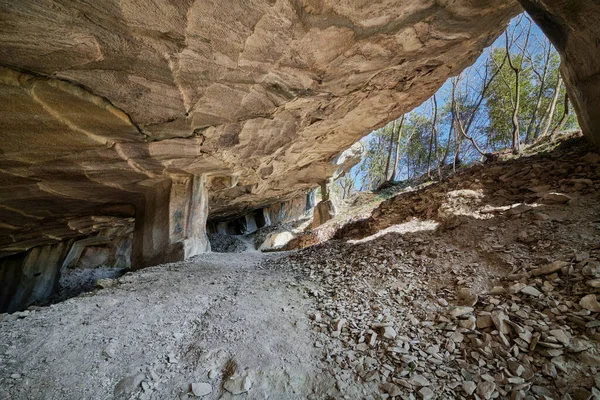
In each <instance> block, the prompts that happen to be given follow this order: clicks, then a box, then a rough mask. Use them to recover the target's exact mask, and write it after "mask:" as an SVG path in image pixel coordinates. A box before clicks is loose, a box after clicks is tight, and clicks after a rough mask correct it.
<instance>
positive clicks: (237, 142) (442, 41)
mask: <svg viewBox="0 0 600 400" xmlns="http://www.w3.org/2000/svg"><path fill="white" fill-rule="evenodd" d="M520 11H521V8H520V6H519V5H518V3H517V2H516V1H512V0H505V1H501V2H497V1H491V0H484V1H478V2H473V1H471V0H458V1H433V0H431V1H421V0H403V1H400V2H399V1H395V0H394V1H392V0H384V1H382V2H375V3H373V2H360V1H353V0H347V1H342V2H338V1H330V0H244V1H241V0H232V1H227V2H216V1H192V0H189V1H188V0H186V1H181V2H167V1H154V2H151V1H142V2H140V1H128V0H127V1H116V0H109V1H103V2H94V3H90V2H83V1H81V2H67V1H62V0H59V1H50V0H41V1H40V0H35V1H34V0H24V1H19V2H3V3H2V4H0V15H1V18H2V21H3V22H2V24H1V26H0V66H1V68H0V103H1V104H2V113H1V114H0V123H1V125H2V130H1V131H0V135H1V139H2V140H1V141H0V178H1V179H0V221H1V224H0V254H1V255H2V256H4V257H17V258H19V257H20V258H19V259H21V258H24V257H28V256H27V254H26V252H32V251H33V249H36V248H38V250H36V251H42V249H43V248H44V247H45V246H55V247H56V246H59V247H60V246H63V247H69V246H70V244H69V245H65V244H64V242H67V243H71V244H72V243H73V242H74V241H78V240H82V239H85V238H87V237H94V236H96V235H98V233H99V231H100V229H98V228H97V227H95V226H94V224H93V223H89V220H90V218H91V217H92V216H96V217H102V218H108V217H115V218H132V217H135V232H134V240H133V250H132V252H133V254H132V264H133V266H134V267H142V266H147V265H153V264H157V263H162V262H167V261H173V260H176V259H181V258H183V257H186V256H190V255H192V254H195V253H197V252H200V251H205V250H207V249H208V242H207V240H206V234H205V227H204V223H205V221H206V219H207V218H211V219H215V220H216V219H221V220H223V219H226V218H233V217H237V216H242V215H245V214H248V213H250V212H252V211H253V210H256V209H259V208H264V207H267V206H269V205H273V204H279V203H281V202H285V201H288V200H291V199H293V198H296V197H298V196H301V195H302V196H303V195H305V194H306V193H307V192H308V191H309V190H311V189H312V188H314V187H316V186H317V185H318V182H321V181H323V180H326V179H327V178H329V177H330V176H332V175H333V174H334V172H335V170H336V166H335V165H333V164H332V163H331V160H333V159H334V158H335V157H336V156H337V155H338V154H339V153H340V152H341V151H342V150H344V149H346V148H348V147H349V146H350V145H352V144H353V143H355V142H356V141H357V140H359V139H360V138H361V137H362V136H364V135H365V134H367V133H368V132H369V131H371V130H372V129H374V128H377V127H380V126H382V125H384V124H385V123H387V122H388V121H390V120H391V119H394V118H397V117H399V116H400V115H401V114H403V113H405V112H407V111H409V110H410V109H412V108H413V107H415V106H417V105H419V104H420V103H421V102H422V101H424V100H425V99H427V98H428V97H429V96H430V95H431V94H432V93H433V92H435V90H436V89H437V88H439V87H440V85H441V84H442V83H443V82H444V81H445V80H446V79H447V78H448V77H449V76H452V75H456V74H458V73H459V72H460V71H461V70H463V69H464V68H465V67H467V66H468V65H469V64H470V63H472V62H473V61H474V60H475V59H476V58H477V57H478V55H479V54H480V53H481V51H482V49H483V48H484V47H486V46H487V45H489V44H491V43H492V41H493V40H494V39H495V38H496V37H497V36H498V35H499V34H500V33H501V32H502V30H503V29H504V28H505V26H506V24H507V22H508V21H509V20H510V18H511V17H512V16H514V15H516V14H517V13H519V12H520ZM80 221H88V223H83V225H82V224H81V223H79V222H80ZM61 243H62V244H61ZM68 252H69V249H67V250H65V253H64V254H63V253H61V256H60V257H59V258H61V259H62V260H59V261H58V263H57V265H58V264H61V265H62V262H63V261H64V257H66V254H67V253H68ZM31 259H32V260H33V258H31ZM25 264H26V263H25ZM23 265H24V264H23ZM48 265H50V263H48ZM40 267H42V266H41V265H40ZM23 268H25V267H23ZM44 268H45V267H44ZM48 268H49V270H50V269H52V268H50V267H48ZM23 271H24V269H22V271H21V273H24V272H23ZM11 282H13V281H11ZM2 285H3V286H7V285H8V284H6V281H4V280H3V282H2ZM10 285H12V284H10ZM11 287H12V286H11Z"/></svg>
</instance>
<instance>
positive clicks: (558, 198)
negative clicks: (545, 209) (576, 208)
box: [542, 192, 573, 204]
mask: <svg viewBox="0 0 600 400" xmlns="http://www.w3.org/2000/svg"><path fill="white" fill-rule="evenodd" d="M542 199H544V200H546V201H549V202H553V203H561V204H564V203H568V202H569V201H571V200H573V198H572V197H571V196H568V195H566V194H564V193H557V192H550V193H546V194H545V195H544V196H542Z"/></svg>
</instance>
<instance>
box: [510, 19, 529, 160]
mask: <svg viewBox="0 0 600 400" xmlns="http://www.w3.org/2000/svg"><path fill="white" fill-rule="evenodd" d="M521 21H522V19H521V20H519V22H518V23H517V26H519V25H520V24H521ZM527 21H529V25H528V27H527V31H526V32H525V44H524V45H523V46H522V50H521V54H520V57H518V58H517V57H513V55H512V54H511V46H512V45H513V44H515V32H516V29H513V30H512V32H511V35H510V40H509V34H508V29H507V30H505V31H504V37H505V43H506V57H507V59H508V65H509V66H510V69H511V70H512V71H513V74H514V76H515V85H514V87H515V90H514V100H513V101H512V106H513V113H512V125H513V128H512V134H511V136H512V149H513V152H515V153H517V154H518V153H519V152H520V151H521V133H520V131H519V106H520V102H521V86H520V85H519V80H520V78H521V72H522V70H523V61H524V57H525V49H527V45H528V44H529V37H530V35H531V20H530V19H529V18H527Z"/></svg>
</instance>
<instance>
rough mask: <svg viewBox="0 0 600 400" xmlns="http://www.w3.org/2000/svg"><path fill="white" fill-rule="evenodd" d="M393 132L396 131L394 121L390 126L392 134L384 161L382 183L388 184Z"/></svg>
mask: <svg viewBox="0 0 600 400" xmlns="http://www.w3.org/2000/svg"><path fill="white" fill-rule="evenodd" d="M395 130H396V120H394V123H393V124H392V133H391V134H390V145H389V150H388V155H387V160H386V161H385V177H384V180H383V181H384V183H385V182H389V176H390V160H391V159H392V149H393V148H394V131H395Z"/></svg>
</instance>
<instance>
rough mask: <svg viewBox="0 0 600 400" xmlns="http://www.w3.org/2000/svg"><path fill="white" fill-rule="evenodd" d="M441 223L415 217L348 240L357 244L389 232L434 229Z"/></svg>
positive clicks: (403, 232) (400, 232)
mask: <svg viewBox="0 0 600 400" xmlns="http://www.w3.org/2000/svg"><path fill="white" fill-rule="evenodd" d="M439 225H440V224H439V223H438V222H435V221H431V220H428V221H421V220H419V219H413V220H411V221H408V222H405V223H403V224H397V225H392V226H390V227H389V228H386V229H383V230H381V231H379V232H377V233H375V234H374V235H371V236H367V237H365V238H362V239H358V240H348V242H347V243H351V244H356V243H365V242H370V241H371V240H373V239H377V238H378V237H381V236H384V235H386V234H388V233H399V234H406V233H415V232H423V231H433V230H435V229H436V228H437V227H438V226H439Z"/></svg>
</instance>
